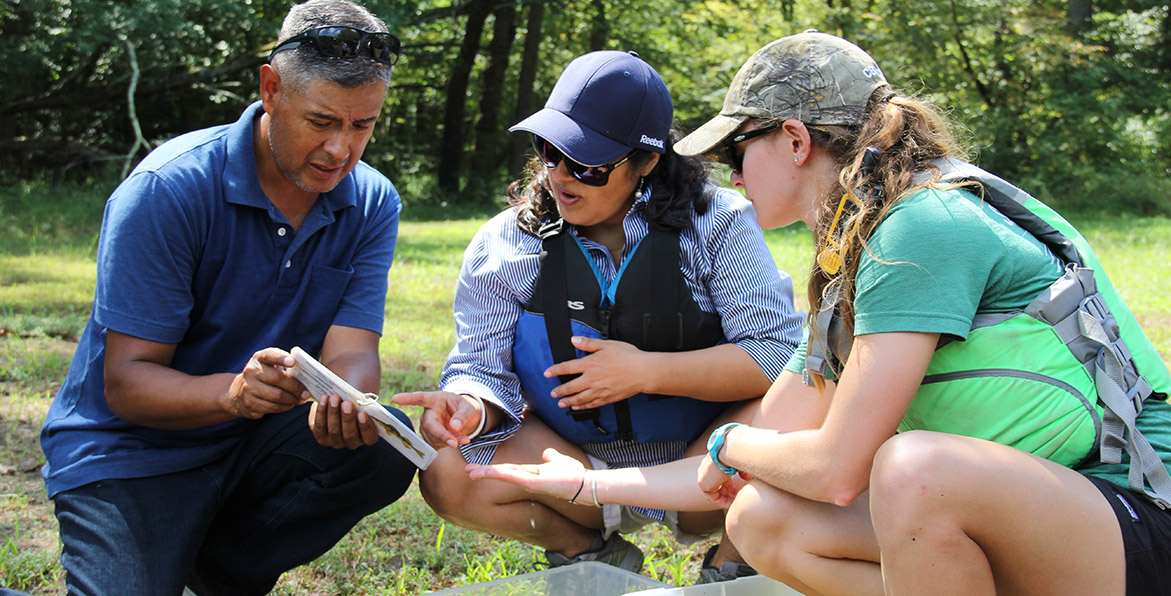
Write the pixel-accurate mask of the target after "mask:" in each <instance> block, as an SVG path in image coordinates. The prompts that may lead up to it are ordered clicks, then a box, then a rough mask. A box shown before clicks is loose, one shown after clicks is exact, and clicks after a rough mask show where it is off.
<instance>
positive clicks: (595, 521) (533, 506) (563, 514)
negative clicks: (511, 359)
mask: <svg viewBox="0 0 1171 596" xmlns="http://www.w3.org/2000/svg"><path fill="white" fill-rule="evenodd" d="M548 447H553V448H555V449H557V450H558V451H560V452H561V453H563V454H565V455H568V456H571V457H574V458H576V459H578V460H580V461H581V462H582V463H584V464H585V465H586V467H587V468H588V467H589V460H588V458H587V457H586V455H585V453H584V452H582V450H581V449H580V448H579V447H578V446H576V445H574V444H572V443H570V442H569V441H566V440H565V439H564V438H562V437H561V436H560V435H558V434H557V433H555V432H553V431H552V430H550V429H549V427H548V426H546V425H545V424H544V423H542V422H541V421H540V420H539V419H538V418H536V417H535V416H531V417H528V418H526V419H525V421H524V424H522V425H521V428H520V430H519V431H517V433H516V434H515V435H513V436H512V438H510V439H509V440H508V441H505V442H504V443H502V444H501V445H500V446H499V447H497V449H496V454H495V455H494V456H493V458H492V461H493V462H495V463H501V462H507V463H517V464H525V463H533V464H539V463H541V462H542V461H543V460H542V458H541V453H542V452H543V451H544V450H545V449H546V448H548ZM465 463H466V462H465V461H464V458H463V455H462V454H460V452H459V451H457V450H455V449H451V448H445V449H441V450H440V452H439V457H438V458H436V459H435V461H434V462H433V463H432V464H431V466H430V467H429V468H428V469H427V470H426V471H424V472H422V473H420V475H419V489H420V492H421V493H422V494H423V498H424V499H425V500H426V501H427V504H428V505H430V506H431V508H432V509H434V510H435V512H436V513H437V514H439V516H440V517H442V518H443V519H445V520H447V521H450V522H452V523H454V524H458V525H460V526H463V527H466V528H471V529H475V530H480V531H483V532H489V533H491V534H495V535H498V536H504V537H507V538H512V539H515V540H520V541H523V542H527V543H529V544H535V545H537V546H540V547H543V548H545V549H546V550H550V551H553V552H558V553H561V554H563V555H565V556H567V557H573V556H575V555H577V554H579V553H582V552H585V551H588V550H591V549H592V548H594V547H596V546H598V545H597V540H598V538H599V534H598V530H599V529H601V528H602V525H603V523H602V510H601V509H598V508H596V507H594V506H593V505H592V504H590V505H588V506H587V505H581V504H578V505H573V504H570V503H569V502H567V501H565V500H562V499H557V498H555V497H550V496H548V495H541V494H536V493H530V492H527V491H525V490H524V489H522V488H520V487H519V486H516V485H515V484H510V483H507V482H500V481H498V480H472V479H471V478H469V477H468V474H467V472H465V471H464V465H465ZM588 500H589V499H588V496H587V499H586V500H585V501H579V503H584V502H588Z"/></svg>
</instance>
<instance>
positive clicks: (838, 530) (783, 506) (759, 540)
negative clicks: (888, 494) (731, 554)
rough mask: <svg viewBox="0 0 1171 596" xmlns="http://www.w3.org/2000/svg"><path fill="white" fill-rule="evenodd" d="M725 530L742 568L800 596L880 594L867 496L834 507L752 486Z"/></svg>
mask: <svg viewBox="0 0 1171 596" xmlns="http://www.w3.org/2000/svg"><path fill="white" fill-rule="evenodd" d="M727 531H728V535H729V536H730V537H731V538H732V542H734V543H735V544H736V546H737V548H739V549H740V552H741V553H742V554H743V555H744V559H745V560H746V561H747V562H748V564H750V565H752V566H753V567H754V568H755V569H756V570H757V571H758V572H760V573H762V574H764V575H767V576H769V577H772V578H775V579H777V580H780V581H783V582H785V583H786V584H788V585H789V586H790V587H792V588H793V589H796V590H799V591H801V592H802V593H804V594H810V595H815V594H824V595H830V594H843V595H846V594H848V595H851V596H865V595H878V594H882V576H881V572H880V570H879V567H878V557H879V553H878V543H877V541H876V540H875V537H874V529H873V527H872V525H871V522H870V512H869V505H868V496H867V494H863V495H862V496H860V497H859V498H858V499H856V500H855V501H854V503H852V504H851V505H849V506H847V507H838V506H836V505H831V504H829V503H819V502H816V501H810V500H808V499H804V498H802V497H798V496H796V495H793V494H790V493H787V492H784V491H782V490H779V489H776V488H774V487H772V486H769V485H767V484H764V483H762V482H759V481H752V482H751V483H749V484H748V485H747V486H745V487H744V488H742V489H741V490H740V493H739V494H738V495H737V496H736V501H735V502H734V503H733V504H732V507H731V509H729V510H728V519H727Z"/></svg>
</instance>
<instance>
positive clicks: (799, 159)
mask: <svg viewBox="0 0 1171 596" xmlns="http://www.w3.org/2000/svg"><path fill="white" fill-rule="evenodd" d="M800 162H801V156H800V155H794V156H793V163H800Z"/></svg>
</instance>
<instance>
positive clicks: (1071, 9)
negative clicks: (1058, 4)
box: [1065, 0, 1094, 39]
mask: <svg viewBox="0 0 1171 596" xmlns="http://www.w3.org/2000/svg"><path fill="white" fill-rule="evenodd" d="M1093 16H1094V2H1093V0H1068V1H1067V3H1066V5H1065V28H1066V30H1067V31H1068V32H1069V34H1070V35H1072V36H1073V38H1074V39H1082V38H1083V37H1084V36H1085V34H1086V31H1088V30H1089V28H1090V23H1091V19H1092V17H1093Z"/></svg>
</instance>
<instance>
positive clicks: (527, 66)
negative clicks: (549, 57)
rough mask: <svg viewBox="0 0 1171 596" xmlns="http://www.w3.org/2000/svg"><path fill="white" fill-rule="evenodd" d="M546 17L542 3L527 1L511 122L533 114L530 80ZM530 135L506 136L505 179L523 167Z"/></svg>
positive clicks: (535, 72) (533, 75) (532, 75)
mask: <svg viewBox="0 0 1171 596" xmlns="http://www.w3.org/2000/svg"><path fill="white" fill-rule="evenodd" d="M544 19H545V3H544V2H533V3H532V4H529V15H528V20H527V22H526V23H525V47H524V53H523V54H522V57H521V62H520V77H519V78H518V79H517V83H516V112H514V115H513V119H512V121H513V122H514V123H515V122H520V121H521V120H523V119H525V118H528V117H529V115H530V114H532V113H533V111H534V109H533V103H534V102H533V82H534V81H536V79H537V61H538V60H539V59H540V57H541V26H542V24H543V22H544ZM530 144H531V143H529V135H526V134H510V135H508V179H509V180H516V179H517V178H519V177H520V175H521V173H522V171H523V170H524V167H525V161H526V159H525V156H526V155H527V154H528V150H529V145H530Z"/></svg>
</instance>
